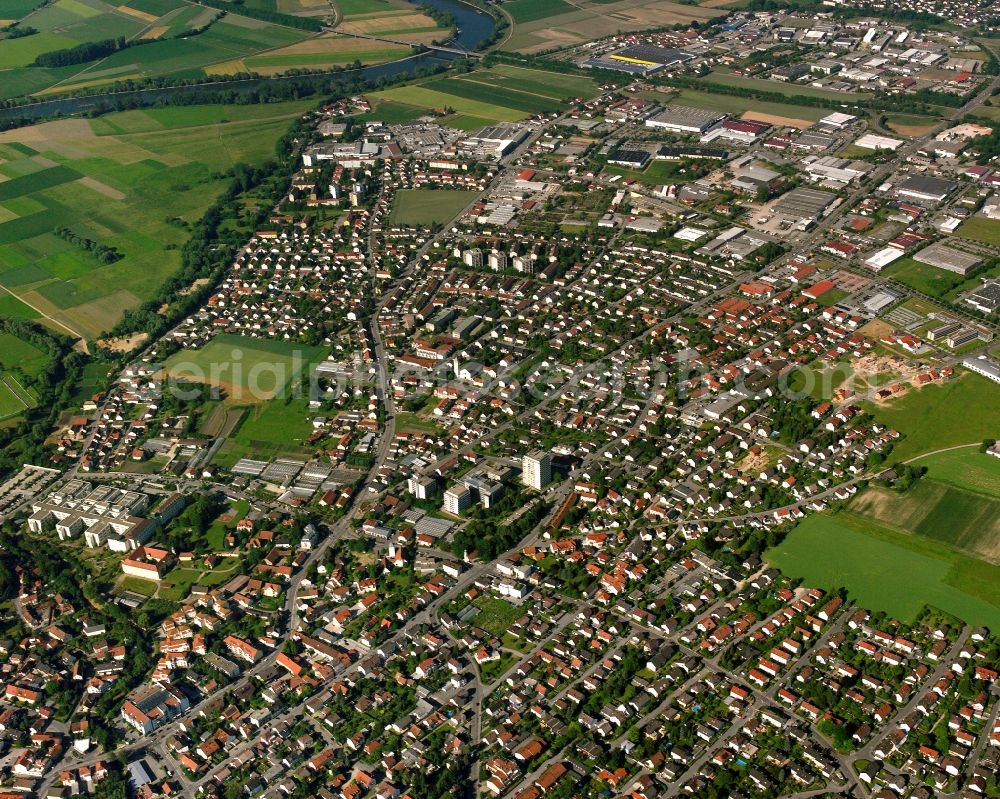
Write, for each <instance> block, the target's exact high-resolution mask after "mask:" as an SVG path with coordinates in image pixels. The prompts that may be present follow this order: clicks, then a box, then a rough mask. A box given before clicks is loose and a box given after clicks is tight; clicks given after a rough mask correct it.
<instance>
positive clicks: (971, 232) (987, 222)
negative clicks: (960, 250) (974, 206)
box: [955, 216, 1000, 247]
mask: <svg viewBox="0 0 1000 799" xmlns="http://www.w3.org/2000/svg"><path fill="white" fill-rule="evenodd" d="M955 235H956V236H960V237H962V238H963V239H972V240H973V241H981V242H983V243H984V244H989V245H992V246H994V247H997V246H1000V221H998V220H996V219H986V218H985V217H982V216H974V217H972V218H971V219H968V220H966V221H965V222H963V223H962V224H961V225H960V226H959V228H958V230H956V231H955Z"/></svg>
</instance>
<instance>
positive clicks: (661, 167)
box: [604, 161, 691, 186]
mask: <svg viewBox="0 0 1000 799" xmlns="http://www.w3.org/2000/svg"><path fill="white" fill-rule="evenodd" d="M604 173H605V174H607V175H621V176H622V177H626V178H634V179H635V180H638V181H639V182H640V183H645V184H646V185H647V186H660V185H662V184H664V183H676V182H678V181H680V182H684V180H685V165H684V162H682V161H650V162H649V165H648V166H647V167H646V168H645V169H629V168H627V167H622V166H615V165H611V166H606V167H604ZM690 179H691V178H687V180H690Z"/></svg>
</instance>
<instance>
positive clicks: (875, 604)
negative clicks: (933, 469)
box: [767, 512, 1000, 630]
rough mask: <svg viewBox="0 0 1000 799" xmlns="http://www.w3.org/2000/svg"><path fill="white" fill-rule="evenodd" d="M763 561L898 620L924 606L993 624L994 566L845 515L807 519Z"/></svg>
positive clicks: (998, 618)
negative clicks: (841, 590)
mask: <svg viewBox="0 0 1000 799" xmlns="http://www.w3.org/2000/svg"><path fill="white" fill-rule="evenodd" d="M767 559H768V561H769V562H770V563H771V564H772V565H773V566H776V567H777V568H779V569H781V571H782V572H783V573H785V574H787V575H789V576H792V577H800V578H802V579H803V580H805V582H806V584H807V585H814V586H820V587H823V588H830V589H832V588H840V587H844V588H847V590H848V591H849V592H850V595H851V597H852V598H853V599H855V600H857V601H858V602H859V603H860V604H861V605H863V606H865V607H868V608H873V609H878V610H884V611H885V612H887V613H890V614H892V615H893V616H896V617H898V618H900V619H901V620H904V621H912V620H914V619H915V618H916V616H917V614H918V613H919V612H920V610H921V609H922V608H923V606H924V605H925V604H928V605H931V606H932V607H935V608H939V609H941V610H943V611H945V612H946V613H950V614H952V615H954V616H957V617H959V618H961V619H963V620H965V621H966V622H968V623H970V624H976V625H978V624H985V625H987V626H989V627H990V628H991V629H994V630H995V629H1000V567H997V566H994V565H992V564H989V563H985V562H983V561H980V560H976V559H974V558H972V557H969V556H967V555H965V554H963V553H961V552H959V551H958V550H956V549H954V548H952V547H949V546H946V545H943V544H940V543H938V542H936V541H931V540H928V539H924V538H919V537H917V536H914V535H907V534H905V533H901V532H897V531H895V530H890V529H888V528H885V527H883V526H880V525H878V524H877V523H875V522H873V521H870V520H868V519H865V518H862V517H859V516H856V515H854V514H852V513H847V512H840V513H838V514H836V515H831V514H816V515H814V516H810V517H808V518H807V519H805V520H804V521H803V522H802V523H801V524H799V525H798V526H797V527H796V528H795V529H794V530H792V532H791V533H790V534H789V535H788V537H787V538H786V539H785V540H784V541H783V542H782V543H781V544H780V545H779V546H778V547H775V548H774V549H772V550H770V551H769V552H768V553H767Z"/></svg>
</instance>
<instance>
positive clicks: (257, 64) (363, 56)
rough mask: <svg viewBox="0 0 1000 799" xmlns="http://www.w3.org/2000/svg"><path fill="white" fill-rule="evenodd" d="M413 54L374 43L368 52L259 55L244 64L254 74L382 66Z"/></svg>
mask: <svg viewBox="0 0 1000 799" xmlns="http://www.w3.org/2000/svg"><path fill="white" fill-rule="evenodd" d="M412 52H413V50H412V48H410V47H408V46H406V45H394V44H386V45H380V44H379V43H378V42H372V46H371V47H370V48H368V49H366V50H354V49H345V50H343V51H339V52H338V51H337V50H334V49H332V50H330V51H328V52H325V53H287V54H275V55H258V56H253V57H252V58H246V59H244V60H243V63H244V64H246V66H247V68H248V69H249V70H250V71H252V72H256V71H258V69H259V68H261V67H285V68H287V69H296V68H305V67H320V66H324V65H331V66H332V65H335V64H353V63H354V62H355V61H360V62H361V63H362V64H380V63H383V62H385V61H395V60H397V59H400V58H406V57H407V56H408V55H410V54H411V53H412Z"/></svg>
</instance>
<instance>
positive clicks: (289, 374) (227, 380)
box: [163, 335, 323, 403]
mask: <svg viewBox="0 0 1000 799" xmlns="http://www.w3.org/2000/svg"><path fill="white" fill-rule="evenodd" d="M322 355H323V349H322V348H320V347H309V346H306V345H300V344H290V343H286V342H283V341H272V340H268V339H255V338H247V337H244V336H231V335H219V336H216V337H215V338H213V339H212V340H211V341H210V342H208V344H206V345H205V346H204V347H201V348H199V349H188V350H181V351H180V352H177V353H175V354H174V355H173V356H171V357H170V358H168V359H167V361H166V363H164V365H163V366H164V371H165V372H166V373H167V374H168V375H170V376H171V377H174V378H180V379H186V380H191V381H193V382H198V383H204V384H206V385H210V386H213V387H215V388H221V389H222V390H223V391H224V392H225V394H226V396H227V397H228V398H230V399H231V400H233V401H235V402H251V403H252V402H262V401H266V400H270V399H272V398H274V397H276V396H279V395H283V394H284V393H285V392H286V389H292V388H294V386H295V385H296V384H297V382H298V381H299V378H300V377H301V375H302V372H303V370H304V369H305V368H306V367H307V366H309V365H310V364H312V363H314V362H315V361H316V360H318V359H319V358H320V357H322Z"/></svg>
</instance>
